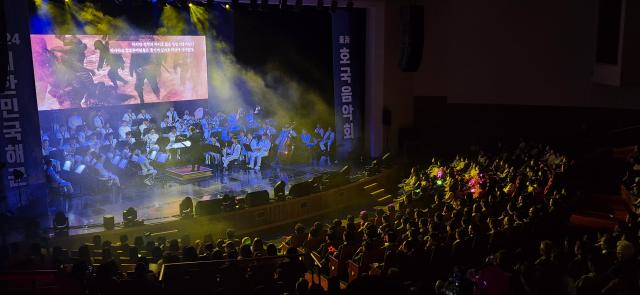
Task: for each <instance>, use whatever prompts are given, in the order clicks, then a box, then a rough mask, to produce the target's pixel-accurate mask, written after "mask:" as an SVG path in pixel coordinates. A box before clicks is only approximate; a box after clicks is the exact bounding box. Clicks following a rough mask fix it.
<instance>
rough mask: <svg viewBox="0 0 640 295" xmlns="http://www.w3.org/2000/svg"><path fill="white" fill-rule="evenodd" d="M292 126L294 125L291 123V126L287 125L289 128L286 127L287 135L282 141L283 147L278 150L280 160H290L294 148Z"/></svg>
mask: <svg viewBox="0 0 640 295" xmlns="http://www.w3.org/2000/svg"><path fill="white" fill-rule="evenodd" d="M293 126H295V125H294V124H292V125H291V126H289V128H287V136H286V137H285V139H284V142H283V143H282V146H283V148H282V149H281V150H280V157H281V159H282V161H290V160H291V158H292V156H293V152H294V150H295V148H296V144H295V141H294V135H293Z"/></svg>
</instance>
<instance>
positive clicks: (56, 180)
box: [45, 159, 73, 194]
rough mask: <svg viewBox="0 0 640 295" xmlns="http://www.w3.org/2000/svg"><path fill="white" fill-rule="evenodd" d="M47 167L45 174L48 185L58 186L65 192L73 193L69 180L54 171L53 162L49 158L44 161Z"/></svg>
mask: <svg viewBox="0 0 640 295" xmlns="http://www.w3.org/2000/svg"><path fill="white" fill-rule="evenodd" d="M46 165H47V168H46V171H45V172H46V175H47V182H48V183H49V185H51V186H53V187H60V188H61V189H62V190H63V192H64V193H67V194H72V193H73V186H72V185H71V183H70V182H68V181H66V180H64V179H62V178H61V177H60V176H59V175H58V173H57V172H56V170H55V169H53V162H52V161H51V160H50V159H49V160H47V162H46Z"/></svg>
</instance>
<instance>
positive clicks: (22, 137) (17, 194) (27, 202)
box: [0, 0, 47, 217]
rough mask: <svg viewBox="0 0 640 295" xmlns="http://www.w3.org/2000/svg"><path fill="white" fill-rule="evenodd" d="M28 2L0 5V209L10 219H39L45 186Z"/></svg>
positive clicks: (6, 1)
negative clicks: (10, 217) (2, 69)
mask: <svg viewBox="0 0 640 295" xmlns="http://www.w3.org/2000/svg"><path fill="white" fill-rule="evenodd" d="M28 5H29V1H14V0H2V11H0V12H1V13H0V16H2V18H0V22H3V25H2V26H1V28H2V31H1V32H0V33H2V39H1V40H0V42H3V44H2V46H0V50H2V51H0V54H2V55H3V58H2V59H0V60H1V61H2V63H0V66H2V67H6V69H4V70H5V71H2V72H0V74H1V77H0V78H1V79H2V82H1V83H0V116H1V117H2V118H1V121H2V123H1V124H2V132H1V134H0V153H1V154H2V155H1V156H0V162H1V163H0V166H2V169H1V170H0V177H1V178H2V180H1V181H2V182H3V183H2V185H3V191H2V196H0V208H1V209H2V211H8V212H9V213H10V214H11V213H12V214H16V215H21V216H29V217H43V216H46V214H47V187H46V181H45V175H44V170H43V166H42V147H41V142H40V132H39V130H40V124H39V121H38V106H37V101H36V96H35V86H34V85H35V84H34V80H33V79H34V78H33V62H32V59H31V44H30V42H31V41H30V36H29V7H28Z"/></svg>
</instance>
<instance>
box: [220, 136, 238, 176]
mask: <svg viewBox="0 0 640 295" xmlns="http://www.w3.org/2000/svg"><path fill="white" fill-rule="evenodd" d="M231 142H232V144H231V146H228V147H226V148H225V151H224V156H223V157H222V166H223V167H224V168H225V169H226V168H227V165H229V162H231V161H233V160H237V159H238V158H240V151H241V147H240V144H238V139H237V138H235V137H233V138H231Z"/></svg>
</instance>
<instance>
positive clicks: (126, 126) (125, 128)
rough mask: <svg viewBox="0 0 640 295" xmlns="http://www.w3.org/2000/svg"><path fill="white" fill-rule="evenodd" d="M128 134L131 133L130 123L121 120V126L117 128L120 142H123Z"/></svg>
mask: <svg viewBox="0 0 640 295" xmlns="http://www.w3.org/2000/svg"><path fill="white" fill-rule="evenodd" d="M129 132H131V127H130V122H129V121H126V120H122V124H120V128H118V135H119V136H120V140H125V139H126V138H127V133H129Z"/></svg>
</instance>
